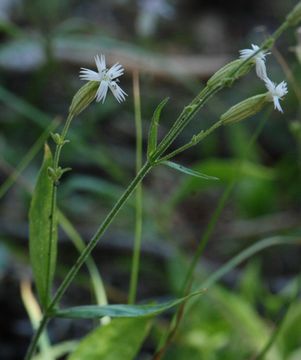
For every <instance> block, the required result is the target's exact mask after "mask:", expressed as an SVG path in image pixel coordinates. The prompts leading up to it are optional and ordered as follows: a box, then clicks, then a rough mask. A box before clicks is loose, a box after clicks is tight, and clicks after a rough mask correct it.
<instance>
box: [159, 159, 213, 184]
mask: <svg viewBox="0 0 301 360" xmlns="http://www.w3.org/2000/svg"><path fill="white" fill-rule="evenodd" d="M161 164H163V165H167V166H169V167H171V168H172V169H175V170H178V171H180V172H182V173H184V174H187V175H191V176H195V177H198V178H201V179H205V180H218V178H217V177H215V176H209V175H206V174H203V173H201V172H199V171H195V170H192V169H189V168H187V167H185V166H183V165H179V164H176V163H174V162H172V161H162V163H161Z"/></svg>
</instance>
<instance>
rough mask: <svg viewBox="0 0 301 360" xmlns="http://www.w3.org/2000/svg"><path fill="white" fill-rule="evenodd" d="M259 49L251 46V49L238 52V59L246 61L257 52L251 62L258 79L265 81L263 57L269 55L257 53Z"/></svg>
mask: <svg viewBox="0 0 301 360" xmlns="http://www.w3.org/2000/svg"><path fill="white" fill-rule="evenodd" d="M259 49H260V48H259V46H257V45H254V44H252V49H243V50H239V53H240V59H243V60H245V59H248V58H249V57H250V56H253V55H254V54H256V52H257V54H256V55H254V57H253V58H252V61H253V62H254V63H255V66H256V74H257V76H258V77H259V78H260V79H262V80H265V79H267V71H266V66H265V57H266V55H268V54H269V53H266V52H264V51H258V50H259Z"/></svg>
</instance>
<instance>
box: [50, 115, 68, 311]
mask: <svg viewBox="0 0 301 360" xmlns="http://www.w3.org/2000/svg"><path fill="white" fill-rule="evenodd" d="M72 119H73V116H71V115H70V114H69V115H68V118H67V120H66V122H65V125H64V128H63V130H62V134H61V141H60V143H59V144H57V145H56V148H55V153H54V159H53V170H54V173H56V170H57V169H58V165H59V161H60V155H61V150H62V148H63V146H64V140H65V138H66V135H67V132H68V129H69V127H70V124H71V121H72ZM56 198H57V184H56V181H53V183H52V193H51V208H50V215H49V217H50V227H49V241H48V244H49V246H48V259H50V258H51V254H52V250H53V249H52V247H53V239H54V237H55V236H56V231H57V225H56V224H57V216H56V202H57V199H56ZM50 272H51V261H50V260H49V261H48V263H47V277H46V278H47V279H50V277H51V274H50ZM46 286H47V288H46V297H47V298H46V307H48V305H49V304H48V302H49V294H50V288H49V286H50V281H47V285H46Z"/></svg>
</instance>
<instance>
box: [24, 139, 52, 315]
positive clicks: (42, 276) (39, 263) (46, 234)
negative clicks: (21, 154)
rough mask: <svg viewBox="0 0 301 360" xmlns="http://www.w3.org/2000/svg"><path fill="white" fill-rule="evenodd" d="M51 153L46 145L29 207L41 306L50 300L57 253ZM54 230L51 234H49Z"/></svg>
mask: <svg viewBox="0 0 301 360" xmlns="http://www.w3.org/2000/svg"><path fill="white" fill-rule="evenodd" d="M52 162H53V160H52V155H51V151H50V149H49V147H48V146H47V145H45V151H44V160H43V163H42V167H41V169H40V172H39V175H38V179H37V182H36V186H35V189H34V193H33V196H32V200H31V205H30V210H29V251H30V261H31V265H32V270H33V275H34V280H35V283H36V287H37V291H38V295H39V299H40V302H41V304H42V306H43V307H44V308H45V307H46V306H47V302H48V299H49V294H50V289H51V284H52V279H53V275H54V270H55V263H56V253H57V222H56V216H53V218H51V202H52V195H53V183H52V181H51V180H50V178H49V176H48V168H49V167H51V166H52ZM50 231H51V233H52V234H51V236H50Z"/></svg>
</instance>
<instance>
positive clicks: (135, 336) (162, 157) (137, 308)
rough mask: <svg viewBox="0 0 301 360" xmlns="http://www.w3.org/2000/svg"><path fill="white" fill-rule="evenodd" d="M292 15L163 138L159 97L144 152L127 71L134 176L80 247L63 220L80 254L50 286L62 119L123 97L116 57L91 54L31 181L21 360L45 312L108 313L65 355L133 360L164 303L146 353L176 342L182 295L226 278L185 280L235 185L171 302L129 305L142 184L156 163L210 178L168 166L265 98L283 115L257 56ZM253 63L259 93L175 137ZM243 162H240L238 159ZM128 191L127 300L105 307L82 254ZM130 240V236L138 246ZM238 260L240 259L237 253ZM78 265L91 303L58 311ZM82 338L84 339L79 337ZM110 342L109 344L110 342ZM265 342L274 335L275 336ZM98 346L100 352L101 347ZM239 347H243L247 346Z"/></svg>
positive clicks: (42, 327) (296, 15)
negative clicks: (26, 327) (36, 305)
mask: <svg viewBox="0 0 301 360" xmlns="http://www.w3.org/2000/svg"><path fill="white" fill-rule="evenodd" d="M299 21H300V22H301V1H300V3H298V5H297V6H295V8H294V9H293V10H292V11H291V13H290V14H289V15H288V16H287V18H286V20H285V21H284V22H283V23H282V24H281V25H280V26H279V27H278V29H277V30H275V32H274V33H273V34H272V35H270V37H269V38H268V39H266V40H265V41H264V42H263V43H262V44H261V46H260V47H259V46H257V45H254V44H253V45H252V48H251V49H244V50H241V51H240V59H235V60H233V61H231V62H230V63H228V64H226V65H224V66H223V68H221V69H219V70H218V71H217V72H216V73H215V74H213V75H212V76H211V78H210V79H209V80H208V81H207V84H206V85H205V86H204V87H202V89H200V90H199V92H198V93H197V94H196V95H195V97H194V98H193V99H191V101H190V102H189V103H187V104H185V106H184V108H183V109H182V110H181V111H180V113H179V115H178V116H177V117H176V118H175V119H174V121H171V122H170V124H171V125H170V128H168V129H167V131H166V133H165V135H163V136H160V131H161V123H160V121H161V113H162V112H163V109H164V107H165V106H166V104H167V102H168V98H165V99H163V100H162V101H161V102H160V103H159V104H158V106H157V107H156V108H155V109H154V112H153V116H152V117H151V119H150V121H149V131H148V135H147V136H146V139H145V140H146V144H145V145H146V146H145V150H146V151H145V154H144V153H143V150H144V146H143V145H144V137H143V136H142V135H143V134H144V133H143V132H142V129H144V126H142V125H141V119H142V117H141V103H142V102H140V91H139V81H138V80H139V78H138V75H137V76H136V75H135V76H133V78H134V82H133V83H134V108H135V118H136V119H135V124H136V129H137V130H136V134H137V142H136V144H137V146H136V148H137V151H136V154H137V156H136V174H135V175H134V176H133V178H132V180H131V181H130V182H129V183H128V186H127V187H126V188H125V189H124V190H123V192H122V193H121V194H120V196H119V197H118V200H117V201H116V202H114V204H112V207H111V209H110V210H109V211H108V213H107V214H106V216H104V218H103V219H102V221H101V222H100V223H99V226H98V227H97V229H96V230H95V232H94V234H93V235H92V236H91V237H90V239H89V240H88V241H87V243H84V242H83V241H81V242H82V245H80V246H78V245H77V243H79V240H78V238H79V239H80V240H81V237H80V235H78V234H77V231H76V230H73V228H72V226H70V225H68V226H67V227H68V228H69V230H68V232H67V231H65V232H66V234H67V233H68V234H71V235H72V234H73V236H71V235H70V238H71V239H72V237H73V238H74V237H75V238H76V239H75V240H74V243H75V244H76V247H77V248H78V250H79V255H78V257H77V259H76V260H75V261H74V263H73V265H72V266H70V268H68V269H67V272H66V273H65V274H64V276H63V278H62V281H61V283H60V284H59V285H58V286H57V285H56V286H54V279H55V276H56V273H57V270H56V269H57V266H56V264H57V258H58V259H59V257H58V256H57V255H58V254H59V250H60V249H59V247H60V246H59V245H60V242H59V241H58V238H59V231H58V229H59V227H62V228H63V226H62V225H64V224H66V219H65V217H64V214H63V212H62V210H61V209H59V208H58V197H59V196H60V192H59V191H58V187H59V186H61V185H63V181H61V178H63V175H64V173H65V172H66V171H69V170H70V168H68V167H67V168H63V167H61V155H62V150H63V148H64V147H65V146H67V144H68V143H70V141H71V140H72V141H73V139H72V137H71V139H70V140H69V139H68V132H69V128H70V125H71V123H72V121H73V119H75V118H76V117H78V116H79V115H82V113H83V111H84V110H85V109H86V108H87V107H88V106H89V105H90V104H91V103H92V102H93V101H94V99H96V101H97V102H102V103H104V101H105V99H106V96H107V93H108V90H110V91H111V92H112V93H113V95H114V97H115V98H116V99H117V101H118V102H123V101H124V100H125V98H126V96H127V94H126V92H125V91H123V90H122V89H121V87H120V86H119V85H118V83H119V77H120V76H122V75H123V74H124V68H123V66H122V65H120V64H119V63H115V64H114V65H113V66H112V67H109V68H108V67H107V65H106V59H105V56H104V55H97V56H95V63H96V67H97V71H93V70H90V69H86V68H82V69H81V70H80V79H81V80H85V81H88V82H87V83H85V84H83V86H82V87H81V88H80V89H78V90H77V92H76V93H75V95H74V97H73V99H72V101H71V104H70V106H69V112H68V116H67V118H66V121H65V123H64V124H63V127H62V130H61V131H60V132H59V133H55V134H53V133H51V137H52V140H53V142H54V143H53V144H50V145H49V146H48V145H47V144H46V145H45V149H44V159H43V162H42V165H41V168H40V171H39V174H38V177H37V181H36V186H35V189H34V192H33V196H32V201H31V205H30V211H29V248H30V261H31V265H32V269H33V277H34V281H35V287H36V290H37V295H38V297H39V302H40V306H41V310H42V315H41V319H40V322H39V325H38V326H37V328H36V329H35V333H34V335H33V337H32V340H31V342H30V344H29V347H28V350H27V354H26V357H25V360H32V359H33V358H37V357H36V350H37V348H38V347H39V348H40V353H41V354H38V355H39V356H40V355H43V354H42V353H43V350H44V345H43V344H44V340H43V338H42V336H43V337H44V339H45V336H46V335H47V332H46V330H47V325H48V323H49V322H50V321H51V320H52V319H53V318H70V319H71V318H74V319H100V318H103V317H104V318H105V319H108V317H109V318H110V319H111V321H110V323H109V324H106V325H105V326H102V327H99V329H95V330H93V332H91V333H90V334H89V335H88V336H87V337H86V338H85V339H84V340H83V341H80V343H79V344H78V347H77V348H76V349H75V350H74V356H73V355H71V357H69V359H70V360H71V359H83V360H85V359H91V358H92V357H93V358H95V359H96V358H97V359H108V358H110V357H111V353H112V351H113V352H114V354H116V356H115V357H114V356H113V357H114V358H116V359H119V358H120V359H121V358H122V359H124V358H126V359H127V360H132V359H134V358H136V357H137V352H138V350H139V348H140V347H141V346H142V344H143V342H144V340H145V337H146V336H147V334H148V330H149V329H150V326H151V325H152V324H154V326H155V321H154V318H155V317H156V316H158V315H160V314H161V313H163V312H164V311H167V310H170V309H171V308H177V310H176V312H175V315H174V317H173V319H172V320H171V321H170V323H169V325H167V326H165V330H166V331H164V329H163V328H162V329H163V331H161V325H160V332H161V333H162V334H163V332H164V334H163V336H162V339H160V343H159V344H158V346H155V347H154V348H156V349H157V353H156V354H154V356H153V357H152V358H153V359H157V360H161V359H162V357H163V356H164V353H165V352H166V350H167V348H168V346H169V345H170V344H171V343H172V341H173V340H174V338H175V335H176V331H177V328H178V327H179V324H180V322H181V321H182V317H183V316H184V315H183V314H185V313H186V309H185V307H186V303H187V301H188V299H190V298H191V297H196V296H199V295H200V294H203V293H204V291H203V289H204V288H206V289H207V288H208V287H209V286H211V285H213V283H214V281H217V279H219V278H218V276H220V275H221V274H223V275H221V276H224V275H225V272H221V271H220V269H218V270H217V272H216V273H213V274H212V276H210V277H209V278H208V279H207V282H204V283H202V285H201V286H202V287H201V288H200V289H199V290H198V291H192V288H193V286H195V283H194V280H195V279H194V275H195V274H194V273H195V271H196V269H197V267H198V264H199V259H200V257H201V256H202V255H203V251H204V249H205V247H206V244H207V242H208V241H209V239H210V238H211V233H212V230H214V227H215V224H216V222H217V220H218V218H219V217H220V215H221V212H222V210H223V208H224V206H225V204H226V200H227V199H228V197H229V196H230V193H231V191H232V189H234V185H235V181H236V178H235V177H233V182H231V183H230V185H229V187H228V188H227V189H226V190H225V193H224V194H223V196H222V197H221V199H220V201H219V203H218V204H217V207H216V210H215V211H214V213H213V215H212V218H211V219H210V221H209V223H208V225H207V228H206V229H205V231H204V235H203V237H202V239H201V240H200V241H199V242H198V245H197V248H196V251H195V252H194V255H193V258H192V259H191V261H190V264H189V266H188V267H187V271H186V270H185V272H184V273H183V275H184V277H183V281H182V280H181V283H180V297H178V298H177V299H175V300H171V301H167V302H160V303H159V304H155V305H153V304H152V302H150V303H149V304H145V302H143V305H140V304H136V294H137V289H138V278H139V277H138V274H139V264H140V262H139V256H140V248H141V247H140V241H141V239H142V238H143V237H142V229H143V226H142V222H141V218H142V214H144V211H143V209H144V208H143V206H142V204H143V203H142V195H143V192H142V190H141V189H142V188H141V186H142V182H143V180H144V178H145V177H146V176H147V175H148V174H149V173H150V172H151V171H152V170H153V169H154V168H155V167H157V166H167V167H169V168H171V169H172V170H173V171H179V172H180V173H182V174H185V175H189V176H194V177H196V178H199V179H202V180H201V181H203V180H205V181H212V180H214V181H216V180H218V179H217V178H216V177H213V176H208V175H206V174H204V173H203V172H201V171H199V169H198V168H197V169H190V168H187V167H185V166H183V165H182V164H179V163H177V162H173V158H174V157H175V156H176V155H180V154H182V153H183V152H184V151H186V150H188V149H190V148H192V147H194V146H196V145H197V144H199V143H200V142H201V141H203V140H205V138H207V137H208V136H209V135H211V134H212V133H213V132H214V131H216V130H217V129H218V128H221V127H224V126H232V125H235V124H236V123H238V122H240V121H242V120H245V119H248V118H250V117H252V116H254V115H256V114H257V113H259V112H260V111H261V110H262V109H263V108H264V107H265V106H266V105H270V104H269V103H270V102H273V103H274V107H275V109H277V110H279V111H280V112H283V110H282V108H281V106H280V100H282V99H283V97H284V96H285V95H286V94H287V92H288V90H287V84H286V82H285V81H282V82H281V83H280V84H278V85H277V84H276V83H274V82H272V81H271V80H270V79H269V78H268V76H267V70H266V66H265V60H266V55H267V54H268V53H267V51H269V50H270V49H271V48H272V46H273V45H274V43H275V42H276V40H277V39H278V38H279V37H280V35H282V34H283V32H284V31H285V30H287V29H288V28H290V27H291V26H295V25H296V24H297V23H298V22H299ZM263 49H264V50H263ZM252 67H256V73H257V75H258V76H259V78H260V79H261V80H262V81H263V82H264V84H265V86H266V88H267V91H266V90H265V91H264V92H263V93H262V94H253V96H251V97H249V98H247V99H241V101H240V102H238V103H236V104H233V106H231V107H230V108H229V109H228V110H227V111H225V112H224V113H223V114H220V115H219V117H218V118H216V119H215V121H214V122H213V124H212V125H211V126H209V127H206V124H205V123H202V124H201V126H202V128H201V129H197V130H195V131H194V132H193V133H192V136H191V138H190V139H189V140H188V141H185V140H184V139H186V137H180V135H181V134H182V132H183V131H185V129H186V128H187V127H188V125H190V123H191V122H192V120H193V119H194V118H195V117H196V115H197V114H198V113H199V112H200V111H201V110H202V108H203V107H204V106H205V105H207V103H208V102H209V101H210V100H211V98H212V97H214V96H215V95H217V94H218V93H220V92H221V91H222V90H224V89H225V88H228V87H232V86H234V84H235V82H237V80H238V79H240V78H242V77H243V76H245V75H246V74H247V73H249V71H250V70H251V68H252ZM135 94H136V95H135ZM164 110H165V109H164ZM264 118H265V117H264ZM264 120H265V119H264ZM262 124H263V122H262V123H261V124H260V125H259V126H260V129H261V128H262ZM143 125H144V124H143ZM81 126H83V127H84V126H85V125H84V123H82V125H81ZM165 128H166V125H165ZM258 134H259V131H256V136H258ZM254 139H255V137H252V138H251V139H250V146H251V145H252V144H253V141H254ZM142 140H143V141H142ZM178 140H182V141H183V140H184V141H185V142H184V143H183V144H182V145H180V146H179V147H178V146H177V144H178ZM75 144H76V143H75ZM242 165H244V164H243V163H242ZM201 170H202V169H201ZM217 171H218V170H217ZM137 189H138V190H137ZM135 192H136V194H137V196H136V202H135V205H136V219H138V220H136V227H135V242H134V256H133V260H132V274H131V280H130V282H131V283H130V287H129V288H130V291H129V300H128V303H127V304H114V305H110V304H107V298H106V293H105V287H104V286H103V284H102V282H101V277H100V275H99V274H98V267H97V266H96V265H94V262H93V258H92V257H90V255H91V254H92V252H93V250H94V249H95V248H96V247H97V246H98V245H99V243H100V241H102V240H103V237H104V235H105V233H106V232H107V231H108V229H109V228H110V226H112V224H113V222H114V220H115V219H116V218H117V216H118V214H119V213H120V212H121V211H122V209H124V207H125V205H126V203H127V202H128V201H129V199H130V198H131V196H132V195H133V194H134V193H135ZM164 214H165V212H164ZM70 228H71V229H70ZM136 234H137V235H136ZM75 235H76V236H75ZM136 239H138V240H137V242H136ZM297 240H298V242H299V240H300V239H299V238H298V239H297ZM137 244H138V245H137ZM274 244H275V243H273V245H274ZM256 251H258V250H256ZM248 256H249V255H248ZM137 259H138V260H137ZM240 259H246V258H243V257H242V256H241V257H240ZM230 263H231V261H230ZM230 263H229V264H230ZM84 264H86V265H87V269H88V271H89V273H90V274H93V275H91V285H92V286H93V288H95V289H94V292H95V299H96V301H97V304H91V305H87V304H86V305H84V306H75V307H74V306H71V307H69V308H67V307H65V306H64V307H62V308H61V307H60V305H61V304H60V303H61V300H62V299H63V296H64V295H65V293H66V292H67V290H68V288H69V287H70V286H71V284H72V282H73V281H74V280H75V278H76V276H77V274H78V273H79V271H80V270H81V268H82V267H83V265H84ZM236 264H237V263H236ZM226 265H227V264H226ZM227 266H228V265H227ZM225 268H226V267H224V269H225ZM223 271H224V270H223ZM60 274H61V273H60ZM218 274H219V275H218ZM212 279H215V280H212ZM208 281H209V282H208ZM208 284H209V285H208ZM100 295H101V296H100ZM119 318H120V319H121V318H123V319H122V321H119V320H120V319H119ZM103 324H104V323H103V322H102V325H103ZM158 329H159V327H158ZM156 331H157V330H156ZM90 336H91V337H90ZM96 336H97V339H99V341H100V342H101V343H102V344H103V345H104V346H101V347H98V346H94V345H93V344H94V343H93V342H89V341H90V340H89V339H91V338H92V339H93V341H94V339H95V338H96ZM86 339H88V340H89V341H88V342H86V341H85V340H86ZM116 339H118V341H116ZM272 339H274V337H273V338H272ZM41 340H42V341H41ZM46 340H47V338H46ZM97 341H98V340H97ZM86 344H87V348H86ZM91 344H92V345H91ZM124 344H126V345H127V349H129V352H127V355H126V356H124V348H125V346H124ZM268 344H269V343H268ZM42 345H43V346H42ZM46 345H47V344H46ZM47 346H48V345H47ZM82 349H84V352H82ZM85 349H87V350H85ZM115 349H116V352H115ZM46 350H47V349H46ZM47 351H48V350H47ZM72 351H73V350H72ZM85 351H87V352H85ZM98 351H101V353H99V352H98ZM256 351H257V350H256ZM248 353H250V352H249V349H248ZM47 354H48V353H47V352H46V355H47ZM86 354H88V355H86ZM91 354H92V355H91ZM40 357H42V356H40ZM258 358H259V357H258Z"/></svg>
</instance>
